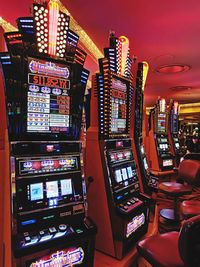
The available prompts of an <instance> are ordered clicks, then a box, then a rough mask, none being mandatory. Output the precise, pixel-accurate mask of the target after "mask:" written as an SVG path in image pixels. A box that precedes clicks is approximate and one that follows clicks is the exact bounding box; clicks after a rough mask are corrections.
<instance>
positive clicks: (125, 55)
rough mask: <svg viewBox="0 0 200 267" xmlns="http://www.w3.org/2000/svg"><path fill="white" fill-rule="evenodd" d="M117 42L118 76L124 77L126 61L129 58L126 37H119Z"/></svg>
mask: <svg viewBox="0 0 200 267" xmlns="http://www.w3.org/2000/svg"><path fill="white" fill-rule="evenodd" d="M119 41H120V43H121V49H120V50H121V58H120V65H121V66H120V74H121V75H122V76H124V74H125V69H126V63H127V59H128V56H129V40H128V38H127V37H126V36H120V37H119Z"/></svg>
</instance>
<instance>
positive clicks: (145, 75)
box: [142, 61, 149, 91]
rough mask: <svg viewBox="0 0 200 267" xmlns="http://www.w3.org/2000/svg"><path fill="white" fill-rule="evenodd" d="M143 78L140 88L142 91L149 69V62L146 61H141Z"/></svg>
mask: <svg viewBox="0 0 200 267" xmlns="http://www.w3.org/2000/svg"><path fill="white" fill-rule="evenodd" d="M142 63H143V80H142V90H143V91H144V87H145V84H146V79H147V74H148V70H149V64H148V63H147V62H146V61H143V62H142Z"/></svg>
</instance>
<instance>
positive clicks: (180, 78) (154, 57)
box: [0, 0, 200, 106]
mask: <svg viewBox="0 0 200 267" xmlns="http://www.w3.org/2000/svg"><path fill="white" fill-rule="evenodd" d="M31 3H32V1H30V0H18V1H14V0H7V1H1V2H0V16H2V17H3V18H4V19H6V20H7V21H9V22H11V23H12V24H14V23H15V18H17V17H19V16H26V15H29V14H30V13H29V8H30V6H31ZM62 3H63V4H64V5H65V6H66V7H67V9H68V10H69V11H70V13H71V14H72V15H73V17H74V18H75V20H76V21H77V22H78V23H79V24H80V25H81V27H82V28H83V29H84V30H85V31H86V32H87V34H88V35H89V36H90V37H91V38H92V40H93V41H94V43H95V44H96V45H97V47H98V48H99V49H100V50H101V51H103V48H104V47H106V46H108V37H109V31H110V30H113V31H115V33H116V36H120V35H126V36H127V37H128V38H129V41H130V48H131V56H133V55H136V56H137V60H138V61H141V60H146V61H147V62H148V63H149V66H150V70H149V74H148V77H147V84H146V88H145V103H146V105H148V106H151V105H153V104H154V103H155V101H156V100H157V97H158V96H161V97H166V99H167V100H169V99H170V98H173V99H176V100H178V101H179V102H180V103H191V102H200V1H199V0H190V1H188V0H175V1H172V0H168V1H162V0H151V1H147V0H137V1H136V0H126V1H119V0H118V1H114V0H106V1H105V0H104V1H103V0H102V1H92V0H88V1H83V0H63V1H62ZM177 63H178V64H187V65H189V66H190V67H191V69H190V70H188V71H185V72H182V73H176V74H161V73H157V72H156V71H155V69H156V68H157V67H159V66H162V65H168V64H177ZM87 67H88V68H89V69H90V71H91V73H94V72H95V71H97V70H98V66H97V64H96V63H94V62H93V61H92V59H88V60H87ZM177 86H185V87H186V88H184V87H183V88H178V90H176V89H174V87H177ZM172 87H173V88H172ZM187 87H189V89H188V88H187Z"/></svg>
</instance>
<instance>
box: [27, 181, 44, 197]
mask: <svg viewBox="0 0 200 267" xmlns="http://www.w3.org/2000/svg"><path fill="white" fill-rule="evenodd" d="M43 198H44V194H43V183H36V184H31V185H30V199H31V201H36V200H41V199H43Z"/></svg>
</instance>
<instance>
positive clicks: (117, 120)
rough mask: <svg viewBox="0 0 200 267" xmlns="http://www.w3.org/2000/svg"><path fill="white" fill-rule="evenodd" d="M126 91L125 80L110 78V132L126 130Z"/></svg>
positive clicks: (124, 131) (118, 132)
mask: <svg viewBox="0 0 200 267" xmlns="http://www.w3.org/2000/svg"><path fill="white" fill-rule="evenodd" d="M127 91H128V86H127V83H126V82H125V81H122V80H121V79H118V78H117V77H113V78H112V95H111V122H110V132H111V134H120V133H126V131H127Z"/></svg>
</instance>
